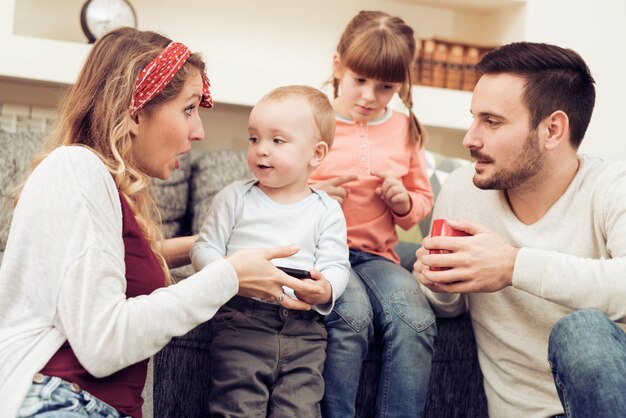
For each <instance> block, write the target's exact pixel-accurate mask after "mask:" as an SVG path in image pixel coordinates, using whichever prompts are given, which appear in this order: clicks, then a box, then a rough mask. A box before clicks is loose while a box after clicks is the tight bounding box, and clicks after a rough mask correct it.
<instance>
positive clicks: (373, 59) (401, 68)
mask: <svg viewBox="0 0 626 418" xmlns="http://www.w3.org/2000/svg"><path fill="white" fill-rule="evenodd" d="M378 41H379V42H375V43H378V47H377V48H375V49H374V50H376V51H378V52H377V53H375V54H372V53H371V51H372V50H373V48H372V39H369V40H368V42H366V43H362V45H365V44H369V45H367V47H364V48H353V49H352V51H350V52H351V53H350V52H349V53H348V55H347V56H346V57H342V60H343V62H344V64H345V66H346V67H347V68H349V69H350V70H352V71H353V72H355V73H357V74H359V75H362V76H363V77H367V78H373V79H375V80H380V81H386V82H389V83H404V82H405V81H406V80H408V74H407V71H408V70H409V68H410V63H407V62H406V56H407V54H403V53H398V45H394V44H391V45H390V44H389V42H388V40H387V39H385V38H379V39H378ZM386 41H387V42H386Z"/></svg>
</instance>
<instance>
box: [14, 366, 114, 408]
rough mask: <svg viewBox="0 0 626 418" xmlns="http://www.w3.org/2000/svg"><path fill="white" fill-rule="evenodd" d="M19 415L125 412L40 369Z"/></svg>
mask: <svg viewBox="0 0 626 418" xmlns="http://www.w3.org/2000/svg"><path fill="white" fill-rule="evenodd" d="M17 417H18V418H23V417H38V418H78V417H90V418H121V417H122V415H121V414H120V413H119V412H118V411H117V410H116V409H115V408H113V407H112V406H110V405H109V404H107V403H104V402H102V401H101V400H99V399H98V398H96V397H94V396H93V395H91V394H90V393H89V392H86V391H84V390H82V389H81V388H80V387H78V385H76V384H75V383H69V382H66V381H65V380H63V379H61V378H58V377H54V376H44V375H42V374H40V373H37V374H36V375H35V377H34V378H33V385H32V386H31V387H30V390H29V391H28V393H27V395H26V398H25V399H24V402H23V403H22V406H21V408H20V410H19V411H18V414H17Z"/></svg>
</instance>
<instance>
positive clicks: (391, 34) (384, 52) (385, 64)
mask: <svg viewBox="0 0 626 418" xmlns="http://www.w3.org/2000/svg"><path fill="white" fill-rule="evenodd" d="M337 54H338V55H339V60H340V70H343V69H345V68H349V69H350V70H351V71H354V72H355V73H357V74H360V75H362V76H364V77H368V78H373V79H376V80H382V81H386V82H390V83H401V84H402V87H401V88H400V91H399V93H398V95H399V96H400V99H401V100H402V102H403V103H404V105H405V106H406V107H407V109H408V111H409V118H410V132H409V141H410V142H411V143H412V144H417V145H418V146H423V145H424V142H425V140H426V131H425V130H424V128H423V127H422V125H421V124H420V123H419V121H418V120H417V117H416V116H415V114H414V113H413V110H412V107H413V94H412V92H411V86H412V84H413V70H412V69H413V62H414V60H415V36H414V33H413V29H412V28H411V27H410V26H409V25H407V24H406V23H405V22H404V20H402V19H401V18H399V17H397V16H391V15H389V14H388V13H385V12H380V11H361V12H359V13H358V14H357V15H356V16H354V17H353V18H352V20H350V22H348V25H347V26H346V28H345V29H344V31H343V33H342V35H341V38H340V40H339V44H338V45H337ZM332 83H333V89H334V97H337V96H338V94H339V80H338V79H337V78H333V80H332Z"/></svg>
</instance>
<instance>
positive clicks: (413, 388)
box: [322, 250, 436, 418]
mask: <svg viewBox="0 0 626 418" xmlns="http://www.w3.org/2000/svg"><path fill="white" fill-rule="evenodd" d="M350 264H351V266H352V269H351V275H350V280H349V283H348V286H347V288H346V290H345V292H344V293H343V295H342V296H341V297H340V298H339V299H338V300H337V301H336V303H335V308H334V309H333V311H332V313H330V314H329V315H327V316H326V318H325V324H326V327H327V329H328V345H327V348H326V363H325V366H324V381H325V390H324V399H323V401H322V415H323V416H324V417H325V418H335V417H337V418H347V417H353V416H354V415H355V401H356V394H357V389H358V387H357V386H358V381H359V376H360V372H361V365H362V363H363V360H364V359H365V356H366V355H367V351H368V345H369V342H370V340H371V339H372V338H373V337H374V336H376V338H380V339H381V340H382V358H381V372H380V380H379V383H378V392H377V396H376V413H375V416H376V417H412V418H415V417H419V416H421V415H422V412H423V409H424V405H425V403H426V392H427V389H428V382H429V378H430V370H431V360H432V355H433V343H434V339H435V335H436V325H435V316H434V314H433V312H432V310H431V308H430V305H429V304H428V301H427V300H426V298H425V297H424V295H423V293H422V291H421V289H420V287H419V285H418V284H417V281H416V280H415V278H414V277H413V276H412V275H411V273H409V271H408V270H406V269H404V268H402V267H401V266H400V265H398V264H395V263H393V262H392V261H390V260H387V259H385V258H383V257H380V256H377V255H373V254H370V253H366V252H362V251H356V250H350Z"/></svg>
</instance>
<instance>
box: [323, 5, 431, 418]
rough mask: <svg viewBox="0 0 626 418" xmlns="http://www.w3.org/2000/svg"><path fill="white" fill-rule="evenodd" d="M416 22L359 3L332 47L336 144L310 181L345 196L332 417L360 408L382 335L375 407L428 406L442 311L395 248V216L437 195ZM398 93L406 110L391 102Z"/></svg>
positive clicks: (330, 363)
mask: <svg viewBox="0 0 626 418" xmlns="http://www.w3.org/2000/svg"><path fill="white" fill-rule="evenodd" d="M414 53H415V40H414V37H413V30H412V29H411V28H410V27H409V26H408V25H406V24H405V23H404V22H403V21H402V19H400V18H398V17H392V16H390V15H388V14H387V13H384V12H360V13H359V14H358V15H357V16H355V17H354V18H353V19H352V20H351V21H350V23H348V26H347V27H346V29H345V31H344V33H343V35H342V36H341V39H340V41H339V45H338V46H337V52H336V53H335V54H334V56H333V87H334V96H335V98H334V100H333V102H332V105H333V108H334V110H335V113H336V118H337V121H336V122H337V128H336V134H335V144H334V146H333V150H332V152H330V153H329V154H328V156H327V158H326V159H325V160H324V161H323V162H322V163H321V165H320V166H319V167H318V169H317V170H315V172H313V174H312V176H311V182H313V183H318V184H317V185H316V187H317V188H320V189H323V190H325V191H326V192H328V193H329V194H330V195H331V196H333V197H335V198H336V199H337V200H339V201H340V202H342V208H343V211H344V214H345V217H346V222H347V226H348V246H349V247H350V263H351V267H352V269H351V277H350V282H349V284H348V287H347V288H346V290H345V292H344V294H343V296H342V297H341V298H340V299H339V300H337V303H336V304H335V307H334V309H333V312H332V313H331V314H329V315H328V316H327V317H326V319H325V323H326V326H327V329H328V347H327V359H326V364H325V368H324V379H325V384H326V387H325V392H324V401H323V404H322V411H323V415H324V416H325V417H331V418H332V417H341V418H345V417H352V416H354V415H355V398H356V392H357V387H358V381H359V375H360V370H361V364H362V361H363V359H364V358H365V356H366V354H367V349H368V343H369V340H370V339H371V338H372V337H373V336H374V335H376V336H380V338H382V346H383V350H382V368H381V373H380V381H379V384H378V393H377V400H376V416H377V417H391V416H393V417H401V416H406V417H416V416H421V413H422V410H423V407H424V404H425V401H426V390H427V387H428V380H429V377H430V363H431V358H432V353H433V340H434V337H435V334H436V329H435V325H434V323H435V318H434V315H433V313H432V311H431V309H430V306H429V304H428V302H427V301H426V299H425V297H424V295H423V294H422V292H421V290H420V288H419V286H418V284H417V282H416V280H415V279H414V278H413V276H412V275H411V274H410V273H409V272H408V271H407V270H405V269H403V268H402V267H401V266H400V265H399V264H398V262H399V257H398V255H397V254H396V252H395V251H394V245H395V244H396V243H397V242H398V238H397V235H396V232H395V225H396V224H397V225H400V227H402V228H405V229H408V228H410V227H411V226H413V225H415V224H416V223H417V222H418V221H419V220H420V219H422V218H424V217H425V216H426V215H428V213H429V212H430V210H431V208H432V203H433V195H432V191H431V189H430V185H429V182H428V178H427V176H426V173H425V170H424V162H423V159H422V155H421V150H420V149H421V145H422V143H423V136H424V132H423V130H422V128H421V126H420V124H419V123H418V121H417V119H416V118H415V116H414V115H413V113H412V112H411V111H410V109H411V105H412V98H411V81H412V80H411V66H412V61H413V57H414ZM396 93H398V94H399V96H400V98H401V99H402V101H403V102H404V104H405V105H406V107H407V108H408V109H409V115H408V117H407V116H406V115H405V114H403V113H400V112H396V111H393V110H391V109H390V108H389V107H388V104H389V102H390V100H391V98H392V97H393V96H394V94H396Z"/></svg>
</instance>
